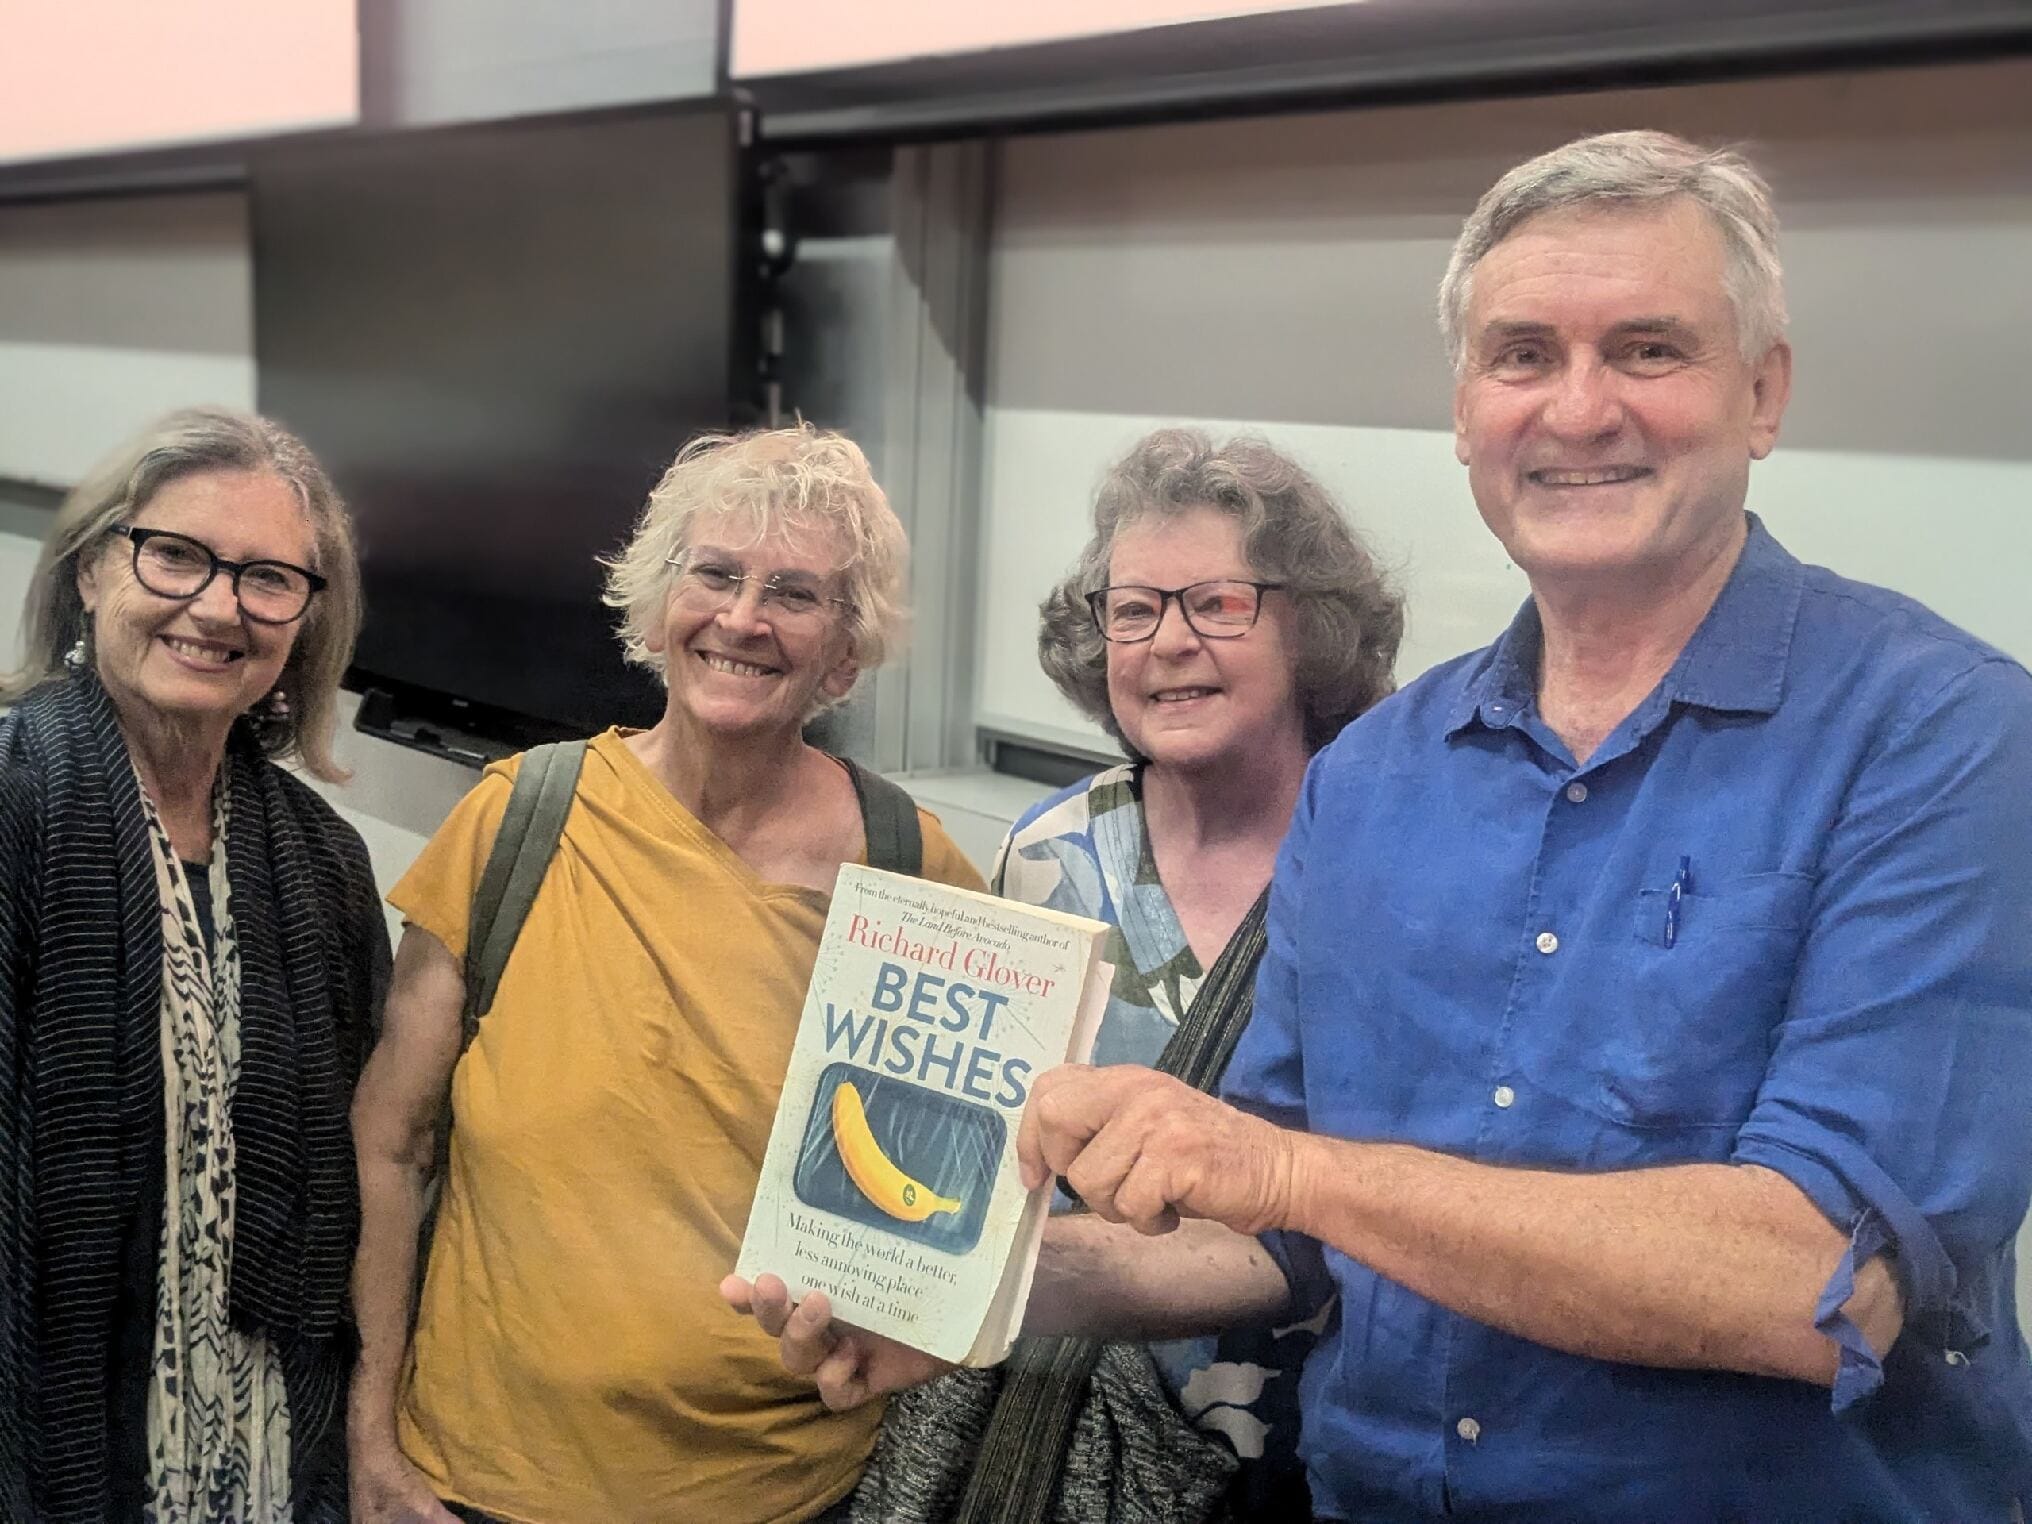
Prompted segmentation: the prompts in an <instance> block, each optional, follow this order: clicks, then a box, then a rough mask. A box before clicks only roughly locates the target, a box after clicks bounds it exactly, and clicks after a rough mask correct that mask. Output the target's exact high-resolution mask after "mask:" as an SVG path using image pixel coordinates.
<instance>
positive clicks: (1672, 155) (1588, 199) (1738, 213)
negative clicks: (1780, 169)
mask: <svg viewBox="0 0 2032 1524" xmlns="http://www.w3.org/2000/svg"><path fill="white" fill-rule="evenodd" d="M1674 196H1685V197H1687V198H1688V199H1690V200H1691V201H1693V202H1694V203H1695V204H1696V205H1697V206H1699V207H1700V208H1701V209H1702V210H1703V211H1705V212H1706V213H1707V214H1708V216H1709V217H1710V218H1711V219H1713V222H1714V226H1715V231H1716V232H1718V233H1719V234H1720V235H1721V239H1722V249H1723V253H1724V265H1723V271H1722V281H1723V285H1724V286H1725V288H1726V289H1727V291H1728V296H1729V303H1730V305H1731V306H1732V307H1734V309H1735V314H1736V338H1737V341H1738V343H1739V344H1740V345H1741V347H1742V352H1743V358H1744V359H1746V360H1750V361H1756V360H1758V359H1761V358H1762V357H1763V355H1764V353H1765V352H1766V351H1767V350H1768V349H1770V347H1771V346H1772V345H1773V344H1775V343H1777V342H1778V340H1779V339H1780V338H1782V337H1783V336H1784V333H1785V272H1784V269H1783V267H1782V266H1781V265H1780V264H1779V262H1778V213H1777V211H1776V209H1775V208H1774V207H1773V206H1772V204H1771V187H1770V186H1769V185H1768V184H1766V183H1765V180H1764V177H1763V176H1762V175H1760V174H1759V173H1758V172H1757V170H1756V167H1755V166H1754V165H1752V164H1751V163H1750V161H1749V160H1748V159H1747V158H1745V157H1744V156H1743V155H1742V154H1740V153H1738V152H1737V151H1736V150H1734V149H1731V148H1703V147H1701V146H1700V145H1699V144H1698V143H1689V142H1687V141H1686V139H1684V138H1678V137H1674V136H1673V135H1672V134H1671V133H1669V132H1605V133H1602V134H1600V135H1598V136H1596V137H1591V138H1580V139H1577V140H1575V141H1574V142H1571V143H1568V144H1566V145H1564V146H1563V147H1560V148H1555V149H1553V150H1552V151H1551V152H1549V153H1542V154H1540V155H1539V156H1538V157H1537V158H1535V159H1529V160H1526V161H1525V162H1524V163H1522V164H1519V165H1518V166H1517V167H1516V168H1515V169H1513V170H1511V171H1510V172H1509V173H1508V174H1506V175H1504V176H1503V178H1502V179H1500V180H1498V181H1497V182H1496V183H1495V184H1494V185H1493V186H1491V187H1490V188H1489V190H1488V193H1487V194H1485V195H1484V196H1483V197H1482V199H1481V200H1480V201H1479V202H1477V203H1476V204H1475V209H1474V211H1473V212H1472V213H1471V214H1470V215H1469V217H1468V220H1467V222H1466V224H1465V225H1464V226H1463V227H1462V228H1461V232H1460V237H1459V238H1458V239H1456V240H1455V241H1454V246H1453V256H1452V258H1450V259H1449V260H1448V261H1447V265H1446V276H1445V278H1444V279H1442V280H1441V281H1440V283H1439V326H1440V331H1441V332H1442V333H1443V334H1444V335H1445V336H1446V352H1447V358H1448V359H1450V360H1451V361H1452V362H1453V366H1454V369H1455V370H1459V369H1460V367H1461V364H1462V361H1463V359H1464V358H1465V355H1466V349H1467V313H1468V301H1469V298H1470V297H1471V296H1472V294H1473V287H1474V275H1475V267H1476V266H1477V265H1479V264H1480V263H1481V262H1482V259H1483V258H1484V257H1485V256H1486V255H1487V254H1488V252H1489V251H1490V250H1491V249H1493V248H1495V246H1496V245H1497V244H1499V243H1501V242H1502V241H1503V240H1504V239H1505V238H1508V237H1509V236H1510V235H1511V234H1512V233H1514V232H1516V231H1517V229H1518V228H1520V227H1521V226H1523V224H1524V223H1525V222H1526V221H1528V220H1529V219H1531V218H1532V217H1535V216H1537V215H1538V214H1539V213H1541V212H1551V211H1560V210H1564V209H1567V208H1572V207H1589V206H1592V207H1603V206H1606V207H1632V206H1643V205H1648V204H1652V203H1656V202H1660V201H1665V200H1669V199H1670V198H1672V197H1674Z"/></svg>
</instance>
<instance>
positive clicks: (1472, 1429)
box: [1453, 1418, 1482, 1444]
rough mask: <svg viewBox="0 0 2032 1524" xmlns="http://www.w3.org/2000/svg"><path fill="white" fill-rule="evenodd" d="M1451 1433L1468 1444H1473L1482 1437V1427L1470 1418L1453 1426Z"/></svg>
mask: <svg viewBox="0 0 2032 1524" xmlns="http://www.w3.org/2000/svg"><path fill="white" fill-rule="evenodd" d="M1453 1431H1454V1433H1456V1434H1458V1435H1459V1436H1460V1437H1461V1438H1462V1439H1464V1440H1466V1441H1467V1442H1468V1443H1469V1444H1473V1443H1474V1442H1475V1441H1476V1440H1478V1439H1480V1438H1481V1437H1482V1426H1481V1425H1480V1424H1478V1423H1476V1422H1475V1421H1474V1420H1473V1419H1472V1418H1463V1419H1462V1420H1461V1421H1460V1422H1459V1423H1457V1424H1455V1425H1454V1426H1453Z"/></svg>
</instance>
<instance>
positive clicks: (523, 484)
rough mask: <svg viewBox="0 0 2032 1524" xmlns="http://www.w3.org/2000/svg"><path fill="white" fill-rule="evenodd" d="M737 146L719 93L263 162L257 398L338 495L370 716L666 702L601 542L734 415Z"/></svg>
mask: <svg viewBox="0 0 2032 1524" xmlns="http://www.w3.org/2000/svg"><path fill="white" fill-rule="evenodd" d="M739 152H740V148H739V142H738V132H737V122H736V120H735V118H734V117H733V115H732V113H731V111H730V110H729V108H727V107H726V106H724V105H722V104H716V105H712V106H709V107H692V108H687V109H674V108H673V109H662V110H655V111H648V112H636V113H629V114H621V115H609V116H603V117H594V118H585V117H580V118H571V119H549V120H539V121H529V122H521V123H515V124H508V125H493V126H487V127H480V128H466V129H447V130H442V131H429V132H409V133H398V134H388V135H381V136H361V137H351V138H346V139H342V140H336V141H325V142H321V143H310V144H301V145H293V146H290V147H288V148H286V149H282V150H278V151H276V152H274V153H271V154H268V155H264V156H263V157H262V158H260V159H259V160H257V162H256V163H255V164H254V165H253V167H252V183H253V194H252V208H253V212H252V215H253V247H254V284H255V354H256V363H257V368H258V387H259V395H260V405H261V408H262V411H263V412H265V413H267V414H269V415H270V416H272V417H275V418H276V419H278V420H280V421H281V422H283V423H284V424H286V425H288V426H289V427H290V428H292V429H294V430H295V431H296V432H298V433H299V434H301V435H302V437H303V438H304V440H305V441H306V442H307V443H308V444H309V445H310V447H311V448H312V450H314V451H315V452H316V453H317V455H318V457H319V458H320V459H321V460H322V461H323V462H324V464H325V466H326V468H327V469H328V470H329V471H330V473H331V475H332V477H333V478H334V480H335V482H336V483H337V485H338V487H339V490H340V491H341V492H342V493H343V494H344V496H345V498H346V500H347V502H348V503H349V504H350V506H351V508H352V511H353V515H354V521H355V524H356V526H357V529H358V532H359V539H360V557H361V570H362V577H363V582H364V590H365V594H366V624H365V628H364V629H363V631H362V633H361V637H360V643H359V646H358V648H357V651H356V653H355V657H354V666H353V673H352V678H351V682H352V683H353V684H354V685H356V686H359V687H361V688H363V689H367V690H378V691H377V692H376V693H375V697H376V700H377V704H376V706H372V707H376V708H377V712H387V711H388V709H389V699H390V698H391V696H392V698H393V700H394V708H395V709H397V710H403V711H408V712H413V713H426V714H427V713H430V712H432V710H433V706H437V707H438V710H439V712H440V713H444V712H450V713H456V714H459V715H471V716H492V717H493V720H494V721H495V722H496V723H497V724H504V728H505V729H506V731H507V733H508V734H509V735H511V736H516V737H518V738H523V739H526V738H528V737H529V736H531V735H540V734H544V733H547V732H548V733H557V732H561V731H575V732H578V733H587V732H590V731H592V730H595V729H597V728H599V727H602V726H605V725H608V724H611V723H614V722H617V721H620V722H625V723H634V724H641V723H644V722H646V721H648V720H650V719H652V718H653V717H654V716H655V714H656V713H658V712H659V710H660V708H661V694H660V690H658V688H657V687H656V685H655V683H654V681H653V680H652V679H651V678H649V677H648V676H647V675H646V674H644V673H642V672H640V671H639V670H636V669H630V668H627V667H625V666H624V665H623V663H622V661H621V657H620V648H619V646H618V644H617V643H616V641H615V639H614V634H613V631H614V617H613V615H612V614H611V613H610V612H609V611H608V610H607V609H605V608H604V607H603V606H602V605H601V603H600V599H599V592H600V582H601V574H600V569H599V567H598V565H597V564H596V557H597V556H599V555H600V554H602V553H605V552H608V551H611V550H613V549H614V548H615V547H616V546H618V545H619V544H620V543H621V542H622V540H623V539H624V538H625V537H626V535H627V533H628V530H629V527H630V525H631V523H632V522H633V520H634V518H635V516H636V515H637V513H638V512H639V511H640V509H641V507H642V505H643V502H644V500H645V499H646V497H647V495H648V492H649V489H650V488H651V487H652V486H653V485H654V484H655V482H656V480H657V478H658V476H659V475H660V474H661V472H662V470H663V468H664V467H665V466H666V465H668V464H669V462H670V459H671V457H672V456H673V455H674V454H676V452H677V450H678V448H679V447H680V446H681V445H682V444H684V442H685V441H686V440H688V439H690V438H692V437H693V436H694V435H696V434H698V433H700V432H702V431H705V430H709V429H719V428H725V427H728V426H730V425H732V424H738V423H740V422H743V421H746V410H745V406H744V403H743V402H742V401H741V400H740V394H741V392H742V391H743V383H742V381H741V377H742V376H743V375H744V374H745V373H746V371H747V365H746V363H745V360H744V343H743V335H744V334H746V333H748V332H750V331H752V324H751V320H750V318H749V315H748V313H747V311H746V308H747V306H748V303H747V302H745V301H744V299H743V274H742V272H743V267H744V266H743V261H744V254H743V251H744V248H745V247H746V243H745V239H744V227H743V224H744V220H745V219H744V217H743V215H742V210H741V208H742V205H743V194H742V189H741V187H742V177H741V175H740V173H739V165H738V156H739ZM367 707H370V706H363V711H364V709H365V708H367ZM517 721H527V722H532V723H530V724H528V725H527V726H526V727H522V728H519V729H518V727H517V725H516V724H515V722H517ZM504 722H505V723H504ZM469 728H471V729H474V730H478V731H481V732H483V733H484V732H485V731H486V730H487V729H488V728H489V727H488V724H487V722H486V721H484V720H475V721H474V722H473V723H472V725H471V726H470V727H469Z"/></svg>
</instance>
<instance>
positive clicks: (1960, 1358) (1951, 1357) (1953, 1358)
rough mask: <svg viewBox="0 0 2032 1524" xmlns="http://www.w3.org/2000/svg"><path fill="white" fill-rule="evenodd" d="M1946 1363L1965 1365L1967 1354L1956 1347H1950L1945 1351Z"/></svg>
mask: <svg viewBox="0 0 2032 1524" xmlns="http://www.w3.org/2000/svg"><path fill="white" fill-rule="evenodd" d="M1947 1363H1948V1364H1949V1365H1967V1364H1968V1356H1967V1355H1965V1354H1963V1353H1962V1352H1961V1351H1960V1350H1958V1349H1951V1350H1949V1351H1947Z"/></svg>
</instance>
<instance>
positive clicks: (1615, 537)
mask: <svg viewBox="0 0 2032 1524" xmlns="http://www.w3.org/2000/svg"><path fill="white" fill-rule="evenodd" d="M1723 269H1724V250H1723V245H1722V240H1721V235H1720V234H1719V233H1718V232H1717V231H1716V229H1715V226H1714V224H1713V222H1712V221H1711V220H1710V219H1709V217H1708V215H1707V214H1706V213H1705V212H1704V211H1702V210H1701V208H1700V207H1699V206H1697V205H1696V204H1695V203H1693V202H1691V201H1688V200H1685V199H1679V200H1675V201H1670V202H1666V203H1663V204H1661V205H1657V206H1647V207H1642V208H1632V209H1622V208H1615V209H1593V208H1587V209H1579V210H1570V211H1559V212H1549V213H1545V214H1542V215H1540V216H1538V217H1535V218H1533V219H1531V220H1530V221H1528V222H1526V223H1525V224H1524V225H1523V226H1522V227H1521V228H1520V229H1518V231H1516V232H1515V233H1513V234H1511V235H1510V236H1509V237H1508V238H1506V239H1504V240H1503V242H1501V243H1499V244H1498V245H1496V247H1495V248H1493V249H1491V250H1490V251H1489V253H1488V255H1487V256H1486V257H1485V258H1483V260H1482V262H1481V263H1480V264H1479V265H1478V266H1477V267H1476V268H1475V272H1474V284H1473V288H1472V294H1471V299H1470V301H1469V304H1468V312H1467V323H1466V354H1465V360H1464V364H1463V367H1462V371H1461V375H1460V379H1459V381H1458V384H1457V386H1456V389H1455V393H1454V448H1455V454H1456V455H1457V456H1458V457H1459V458H1460V461H1461V463H1462V464H1463V465H1465V466H1466V467H1467V468H1468V481H1469V484H1470V485H1471V487H1472V488H1473V491H1474V495H1475V503H1476V506H1477V507H1478V508H1479V509H1480V510H1481V514H1482V518H1483V520H1484V521H1485V522H1486V523H1487V524H1488V526H1489V528H1490V529H1491V530H1493V531H1494V532H1495V535H1496V537H1497V538H1498V539H1499V540H1501V541H1502V542H1503V545H1504V547H1505V548H1506V549H1507V550H1508V551H1509V553H1510V558H1511V560H1513V561H1515V562H1516V563H1517V565H1518V566H1520V567H1522V568H1523V569H1524V571H1525V573H1526V574H1527V575H1529V576H1530V577H1531V579H1532V581H1533V584H1534V586H1540V587H1543V586H1545V585H1546V584H1547V582H1548V580H1549V581H1551V582H1555V583H1556V582H1562V581H1563V582H1572V583H1580V582H1590V583H1598V582H1601V581H1603V580H1604V579H1607V580H1610V581H1614V580H1616V579H1622V580H1626V581H1627V580H1630V579H1636V582H1637V584H1640V585H1641V584H1648V583H1650V582H1654V581H1657V580H1659V579H1667V580H1670V579H1673V578H1675V577H1683V576H1685V575H1687V574H1689V573H1691V572H1693V571H1696V570H1697V569H1698V568H1701V567H1705V566H1707V565H1710V564H1712V563H1713V561H1715V560H1716V559H1717V558H1720V557H1724V556H1729V555H1733V553H1734V551H1735V549H1736V547H1737V546H1738V545H1739V544H1740V543H1741V539H1742V536H1743V534H1744V521H1743V516H1742V508H1743V501H1744V498H1745V496H1746V495H1747V493H1748V490H1749V471H1750V462H1751V461H1752V460H1761V459H1763V458H1764V456H1766V455H1768V454H1769V453H1770V451H1771V447H1772V446H1773V445H1774V444H1775V443H1776V442H1777V438H1778V424H1779V420H1780V418H1781V417H1782V416H1783V414H1784V411H1785V402H1786V398H1787V396H1788V394H1789V391H1790V385H1791V352H1790V350H1789V349H1787V348H1786V346H1785V345H1784V344H1782V343H1780V344H1776V345H1774V346H1772V348H1771V350H1770V351H1769V352H1768V353H1766V354H1765V355H1763V356H1761V357H1759V358H1758V359H1757V360H1756V361H1755V362H1754V363H1752V362H1746V361H1745V360H1744V359H1743V356H1742V352H1741V347H1740V344H1739V342H1738V339H1737V329H1736V320H1735V313H1734V310H1733V308H1732V306H1731V304H1730V301H1729V297H1728V293H1727V290H1726V289H1725V287H1724V285H1723Z"/></svg>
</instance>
